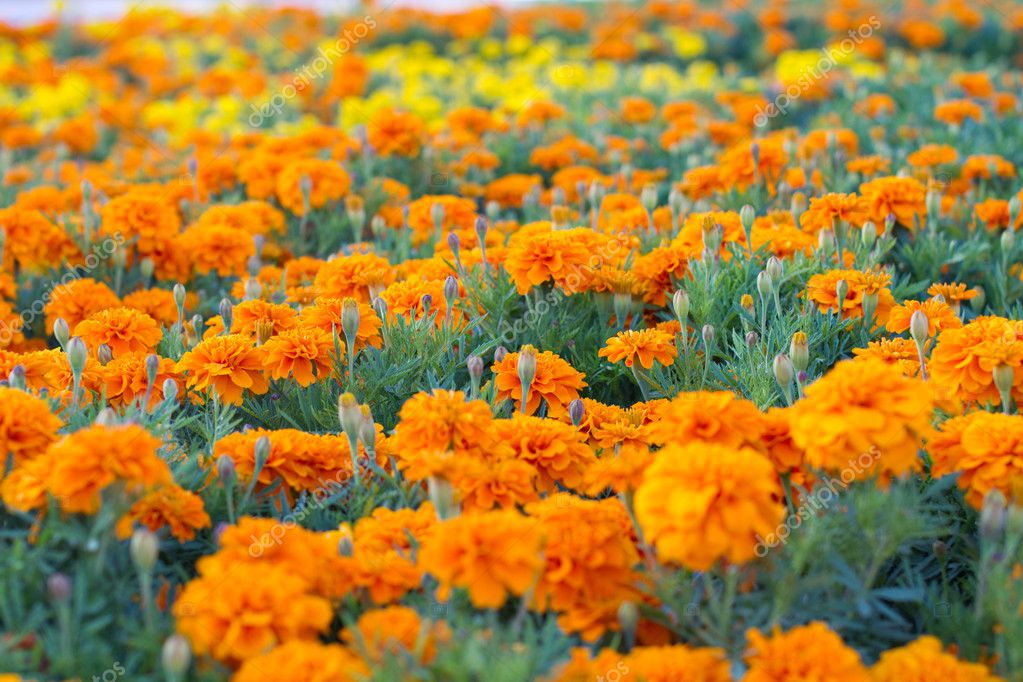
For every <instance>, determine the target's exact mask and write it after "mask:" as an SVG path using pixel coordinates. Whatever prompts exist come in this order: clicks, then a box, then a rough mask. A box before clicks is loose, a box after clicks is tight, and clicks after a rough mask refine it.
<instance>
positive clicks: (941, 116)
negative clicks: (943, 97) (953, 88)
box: [911, 99, 984, 163]
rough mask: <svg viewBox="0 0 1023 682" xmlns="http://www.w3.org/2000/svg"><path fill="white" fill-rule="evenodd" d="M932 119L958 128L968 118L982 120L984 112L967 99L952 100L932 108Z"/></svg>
mask: <svg viewBox="0 0 1023 682" xmlns="http://www.w3.org/2000/svg"><path fill="white" fill-rule="evenodd" d="M934 118H936V119H937V120H939V121H944V122H945V123H948V124H949V125H956V126H960V125H962V124H963V121H965V120H966V119H968V118H972V119H973V120H974V121H982V120H984V110H983V109H981V108H980V105H979V104H977V103H976V102H973V101H970V100H968V99H954V100H949V101H948V102H942V103H941V104H939V105H937V106H936V107H934ZM911 163H912V162H911Z"/></svg>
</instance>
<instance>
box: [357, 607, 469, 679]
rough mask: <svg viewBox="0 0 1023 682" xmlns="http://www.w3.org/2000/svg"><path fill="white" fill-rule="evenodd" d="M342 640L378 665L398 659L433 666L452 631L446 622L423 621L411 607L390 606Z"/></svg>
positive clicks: (374, 613)
mask: <svg viewBox="0 0 1023 682" xmlns="http://www.w3.org/2000/svg"><path fill="white" fill-rule="evenodd" d="M341 639H342V640H343V641H344V642H345V643H346V644H347V645H348V646H350V647H352V648H353V649H355V650H356V651H359V652H360V653H361V654H362V656H363V657H364V658H365V659H366V660H367V661H369V662H372V663H376V664H378V665H379V664H382V663H383V662H384V661H385V659H387V658H388V657H395V656H401V657H403V658H405V659H411V660H415V661H417V662H418V663H429V662H430V661H432V660H433V658H434V657H435V656H436V655H437V646H438V645H443V644H446V643H447V642H448V641H449V640H450V639H451V629H450V628H449V627H448V625H447V623H445V622H443V621H441V622H439V623H431V622H430V621H424V620H422V619H421V618H420V617H419V614H418V613H416V612H415V611H414V610H413V609H410V608H409V607H407V606H389V607H387V608H384V609H373V610H371V611H366V612H365V613H363V614H362V615H361V616H359V620H358V621H356V623H355V627H353V628H346V629H345V630H344V631H343V632H342V633H341Z"/></svg>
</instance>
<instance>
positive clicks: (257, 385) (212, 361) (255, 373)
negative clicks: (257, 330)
mask: <svg viewBox="0 0 1023 682" xmlns="http://www.w3.org/2000/svg"><path fill="white" fill-rule="evenodd" d="M263 364H264V360H263V352H262V350H261V349H259V348H257V347H254V346H253V344H252V339H250V338H249V337H247V336H244V335H242V334H229V335H227V336H214V337H212V338H209V339H206V340H204V341H203V342H202V343H200V344H199V345H197V346H196V347H195V348H193V349H192V350H190V351H188V352H187V353H185V354H184V355H182V356H181V360H179V361H178V364H177V367H176V369H177V371H178V372H183V373H185V374H187V379H186V383H187V385H188V387H189V388H192V389H194V390H196V391H199V392H205V391H207V390H209V389H212V390H213V391H214V392H215V393H216V394H217V396H218V397H219V398H220V399H221V400H224V401H227V402H229V403H234V404H235V405H241V403H242V393H243V392H244V391H245V390H248V391H251V392H252V393H254V394H256V395H262V394H264V393H266V392H267V389H268V388H269V384H268V383H267V380H266V377H265V376H263Z"/></svg>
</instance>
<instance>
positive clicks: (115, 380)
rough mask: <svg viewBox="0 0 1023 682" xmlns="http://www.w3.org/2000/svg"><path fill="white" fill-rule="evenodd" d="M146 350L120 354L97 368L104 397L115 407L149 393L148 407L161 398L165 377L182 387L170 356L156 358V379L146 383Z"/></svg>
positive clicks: (138, 399) (140, 399)
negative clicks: (103, 386) (100, 375)
mask: <svg viewBox="0 0 1023 682" xmlns="http://www.w3.org/2000/svg"><path fill="white" fill-rule="evenodd" d="M148 357H149V356H148V354H146V353H125V354H123V355H120V356H118V357H116V358H114V359H113V360H111V361H110V362H108V363H107V364H106V365H105V366H103V367H102V368H101V369H100V370H99V371H100V373H101V374H102V376H103V383H104V385H105V388H106V396H107V401H108V402H109V403H110V404H111V405H112V406H114V407H120V406H124V405H132V404H135V403H136V401H137V402H138V403H141V402H142V401H143V399H144V398H145V397H146V395H147V394H148V397H149V402H148V404H147V407H152V406H153V405H155V404H156V403H158V402H160V401H162V400H163V398H164V395H163V384H164V382H165V381H167V380H168V379H170V380H172V381H174V383H176V384H178V388H179V389H182V388H184V387H183V385H182V381H181V375H180V374H179V373H178V372H177V371H176V369H175V362H174V361H173V360H171V359H170V358H158V360H157V366H156V367H157V368H156V380H155V381H154V382H153V385H152V387H150V386H149V374H148V371H147V369H146V359H147V358H148Z"/></svg>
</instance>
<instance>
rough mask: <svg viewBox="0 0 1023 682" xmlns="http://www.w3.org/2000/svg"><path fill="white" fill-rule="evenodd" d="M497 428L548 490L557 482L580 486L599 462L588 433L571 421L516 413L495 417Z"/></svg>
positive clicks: (552, 489) (502, 438)
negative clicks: (508, 417)
mask: <svg viewBox="0 0 1023 682" xmlns="http://www.w3.org/2000/svg"><path fill="white" fill-rule="evenodd" d="M494 430H495V433H496V435H497V437H498V438H500V440H501V441H503V442H504V443H507V444H508V445H509V446H511V448H512V451H513V452H514V456H515V457H516V458H518V459H520V460H522V461H524V462H528V463H529V464H530V465H532V466H533V467H534V468H535V469H536V470H537V472H539V480H538V482H537V487H538V488H539V489H540V490H543V491H546V492H554V491H556V490H557V489H558V484H560V485H562V486H565V487H567V488H576V489H578V488H579V486H581V485H582V482H583V475H584V473H585V472H586V469H587V467H588V466H589V465H590V464H591V463H593V462H594V461H596V460H595V458H594V456H593V450H591V449H590V447H589V446H588V445H587V444H586V436H585V434H582V433H580V432H579V430H578V429H576V428H575V427H574V426H572V425H571V424H566V423H564V422H560V421H556V420H554V419H541V418H540V417H530V416H525V415H522V414H518V413H516V414H514V415H512V418H511V419H498V420H495V421H494Z"/></svg>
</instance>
